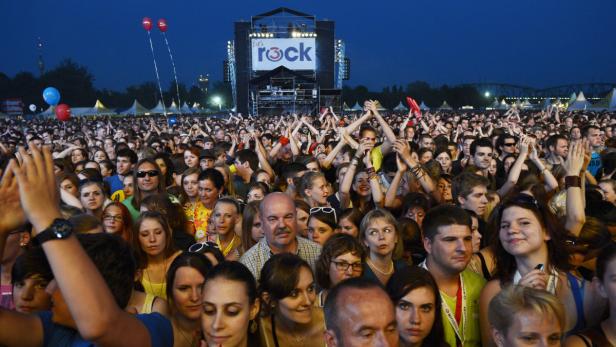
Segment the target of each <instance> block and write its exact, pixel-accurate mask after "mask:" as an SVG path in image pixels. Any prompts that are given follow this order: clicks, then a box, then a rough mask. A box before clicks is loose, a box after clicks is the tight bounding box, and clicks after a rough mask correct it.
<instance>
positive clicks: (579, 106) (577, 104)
mask: <svg viewBox="0 0 616 347" xmlns="http://www.w3.org/2000/svg"><path fill="white" fill-rule="evenodd" d="M591 107H592V106H591V105H590V102H588V101H587V100H586V98H585V97H584V92H580V94H578V96H577V98H575V101H574V102H573V103H570V104H569V107H567V111H579V110H586V109H589V108H591Z"/></svg>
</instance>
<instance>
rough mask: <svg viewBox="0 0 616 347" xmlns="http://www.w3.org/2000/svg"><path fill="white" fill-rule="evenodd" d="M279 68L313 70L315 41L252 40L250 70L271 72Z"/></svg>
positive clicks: (311, 39) (312, 39) (302, 39)
mask: <svg viewBox="0 0 616 347" xmlns="http://www.w3.org/2000/svg"><path fill="white" fill-rule="evenodd" d="M279 66H285V67H286V68H287V69H289V70H315V69H316V40H315V39H314V38H301V39H300V38H297V39H252V69H253V70H254V71H263V70H273V69H275V68H277V67H279Z"/></svg>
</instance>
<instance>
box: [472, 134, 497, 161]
mask: <svg viewBox="0 0 616 347" xmlns="http://www.w3.org/2000/svg"><path fill="white" fill-rule="evenodd" d="M477 147H490V149H492V142H491V141H490V139H488V138H487V137H481V138H478V139H477V140H475V141H473V143H471V147H470V148H469V153H470V155H471V157H472V156H474V155H475V152H476V151H477Z"/></svg>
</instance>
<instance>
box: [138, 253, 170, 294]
mask: <svg viewBox="0 0 616 347" xmlns="http://www.w3.org/2000/svg"><path fill="white" fill-rule="evenodd" d="M166 269H167V258H165V259H164V260H163V272H166ZM143 272H144V273H145V277H147V278H148V283H149V284H150V293H152V295H154V296H158V297H161V298H164V294H165V293H164V292H165V289H164V288H163V287H164V284H165V283H166V279H165V278H164V277H163V282H162V285H161V286H160V290H161V293H158V292H157V291H155V290H154V284H153V283H152V280H151V279H150V272H149V271H148V269H144V270H143ZM144 289H145V288H144Z"/></svg>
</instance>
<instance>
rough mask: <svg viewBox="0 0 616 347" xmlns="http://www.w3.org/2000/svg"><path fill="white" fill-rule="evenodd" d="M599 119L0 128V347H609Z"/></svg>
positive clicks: (614, 217)
mask: <svg viewBox="0 0 616 347" xmlns="http://www.w3.org/2000/svg"><path fill="white" fill-rule="evenodd" d="M614 116H615V115H614V114H612V113H608V112H603V113H593V112H576V113H570V112H562V111H560V110H559V109H558V108H556V107H550V108H548V109H547V110H542V111H522V110H517V109H515V108H512V109H510V110H508V111H506V112H499V111H473V112H461V111H460V112H455V111H449V112H434V113H430V112H426V113H424V114H423V115H422V114H414V113H412V112H410V113H409V114H397V113H392V114H381V113H380V112H379V110H378V103H377V102H376V101H371V100H369V101H366V102H365V103H364V110H363V112H360V113H357V114H348V115H337V114H336V113H335V112H334V111H333V109H331V108H330V109H323V110H321V112H320V113H319V114H316V115H295V114H285V115H276V116H271V115H262V116H243V115H241V114H230V115H229V116H228V117H227V118H226V119H213V118H196V117H178V118H177V122H173V124H170V123H168V121H167V119H166V118H165V117H158V118H152V117H144V118H141V117H136V118H135V117H132V118H131V117H126V118H105V117H103V118H101V117H98V118H87V119H86V118H76V119H72V120H70V121H68V122H58V121H55V120H49V119H36V120H30V121H25V120H21V119H10V120H2V121H0V151H1V156H0V173H1V174H2V179H1V181H0V252H1V253H0V256H1V257H0V258H1V261H2V262H1V264H0V266H1V268H0V270H1V289H2V293H1V294H2V296H1V297H0V299H1V301H0V306H1V308H0V345H2V346H5V345H6V346H42V345H45V346H47V345H49V346H82V345H94V344H96V345H101V346H124V345H126V346H153V347H154V346H156V347H157V346H176V347H183V346H186V347H188V346H212V347H217V346H225V347H227V346H229V347H235V346H237V347H246V346H261V347H284V346H293V347H300V346H306V347H313V346H324V345H325V346H329V347H333V346H404V347H409V346H412V347H416V346H450V347H457V346H468V347H472V346H485V347H488V346H499V347H502V346H561V345H562V346H616V285H614V283H616V282H615V279H616V245H615V244H614V242H613V240H616V177H612V176H613V175H614V173H615V172H616V136H614V133H613V127H615V126H616V117H614Z"/></svg>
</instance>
